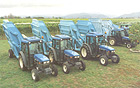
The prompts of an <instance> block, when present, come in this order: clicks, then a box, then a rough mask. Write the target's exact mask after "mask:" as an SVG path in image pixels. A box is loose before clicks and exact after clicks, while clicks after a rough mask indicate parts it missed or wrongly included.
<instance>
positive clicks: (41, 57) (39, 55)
mask: <svg viewBox="0 0 140 88" xmlns="http://www.w3.org/2000/svg"><path fill="white" fill-rule="evenodd" d="M34 58H35V59H36V60H37V61H39V62H45V61H49V59H48V57H46V56H44V55H43V54H35V55H34Z"/></svg>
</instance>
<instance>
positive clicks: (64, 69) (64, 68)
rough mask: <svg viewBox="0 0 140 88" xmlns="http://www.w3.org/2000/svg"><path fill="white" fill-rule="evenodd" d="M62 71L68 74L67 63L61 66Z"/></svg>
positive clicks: (68, 67)
mask: <svg viewBox="0 0 140 88" xmlns="http://www.w3.org/2000/svg"><path fill="white" fill-rule="evenodd" d="M62 69H63V72H64V73H65V74H68V73H69V72H70V66H69V64H68V63H64V64H63V66H62Z"/></svg>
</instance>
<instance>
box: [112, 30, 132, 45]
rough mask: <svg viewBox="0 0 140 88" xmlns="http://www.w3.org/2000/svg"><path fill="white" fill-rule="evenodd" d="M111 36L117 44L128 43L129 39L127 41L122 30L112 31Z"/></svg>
mask: <svg viewBox="0 0 140 88" xmlns="http://www.w3.org/2000/svg"><path fill="white" fill-rule="evenodd" d="M112 36H114V38H115V40H116V41H117V42H118V43H124V44H125V43H127V42H130V39H129V37H127V36H126V34H125V30H124V29H117V30H112Z"/></svg>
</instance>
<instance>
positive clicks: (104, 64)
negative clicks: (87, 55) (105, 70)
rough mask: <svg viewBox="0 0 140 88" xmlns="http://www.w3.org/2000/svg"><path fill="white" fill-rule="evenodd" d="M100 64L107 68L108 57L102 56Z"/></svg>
mask: <svg viewBox="0 0 140 88" xmlns="http://www.w3.org/2000/svg"><path fill="white" fill-rule="evenodd" d="M99 59H100V64H101V65H103V66H107V65H108V58H107V57H106V55H103V56H100V58H99Z"/></svg>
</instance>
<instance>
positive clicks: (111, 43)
mask: <svg viewBox="0 0 140 88" xmlns="http://www.w3.org/2000/svg"><path fill="white" fill-rule="evenodd" d="M109 44H110V45H111V46H114V45H115V44H116V40H115V38H110V39H109Z"/></svg>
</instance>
